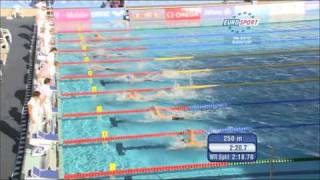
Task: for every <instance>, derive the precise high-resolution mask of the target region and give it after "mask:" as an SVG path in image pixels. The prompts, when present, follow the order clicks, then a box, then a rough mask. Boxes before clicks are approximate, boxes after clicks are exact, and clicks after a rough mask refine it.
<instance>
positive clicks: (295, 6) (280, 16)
mask: <svg viewBox="0 0 320 180" xmlns="http://www.w3.org/2000/svg"><path fill="white" fill-rule="evenodd" d="M267 6H268V10H269V21H268V22H270V23H271V22H288V21H300V20H304V11H305V10H304V2H286V3H274V4H268V5H267Z"/></svg>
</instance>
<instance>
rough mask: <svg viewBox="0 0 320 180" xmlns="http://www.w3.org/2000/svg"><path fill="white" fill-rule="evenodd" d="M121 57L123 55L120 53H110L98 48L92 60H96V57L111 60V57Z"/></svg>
mask: <svg viewBox="0 0 320 180" xmlns="http://www.w3.org/2000/svg"><path fill="white" fill-rule="evenodd" d="M122 55H123V54H122V53H111V52H109V51H107V50H105V49H102V48H99V49H96V51H95V54H94V55H93V56H92V57H93V58H98V57H104V58H111V57H118V56H122Z"/></svg>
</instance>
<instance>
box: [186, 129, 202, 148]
mask: <svg viewBox="0 0 320 180" xmlns="http://www.w3.org/2000/svg"><path fill="white" fill-rule="evenodd" d="M187 136H188V137H187V139H183V140H182V141H183V142H184V143H185V147H187V148H202V147H205V146H206V143H205V142H201V141H197V140H196V139H195V134H194V132H193V130H192V129H188V130H187Z"/></svg>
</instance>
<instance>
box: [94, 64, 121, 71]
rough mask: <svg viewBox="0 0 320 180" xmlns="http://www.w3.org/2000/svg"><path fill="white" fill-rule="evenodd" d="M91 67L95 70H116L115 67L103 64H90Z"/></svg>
mask: <svg viewBox="0 0 320 180" xmlns="http://www.w3.org/2000/svg"><path fill="white" fill-rule="evenodd" d="M89 69H91V70H93V71H113V70H116V69H114V68H108V67H105V66H101V65H91V66H89Z"/></svg>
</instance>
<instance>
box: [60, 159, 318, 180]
mask: <svg viewBox="0 0 320 180" xmlns="http://www.w3.org/2000/svg"><path fill="white" fill-rule="evenodd" d="M319 160H320V157H317V156H308V157H294V158H277V159H261V160H257V161H255V162H207V163H193V164H179V165H170V166H154V167H145V168H134V169H124V170H114V171H95V172H84V173H74V174H65V175H64V179H83V178H97V177H107V176H126V175H142V174H154V173H160V172H176V171H186V170H194V169H210V168H219V167H220V168H222V167H234V166H243V165H260V164H271V163H272V164H279V163H293V162H308V161H319Z"/></svg>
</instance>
